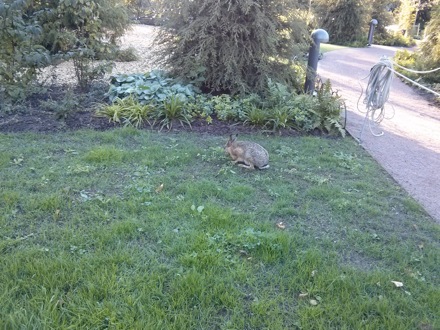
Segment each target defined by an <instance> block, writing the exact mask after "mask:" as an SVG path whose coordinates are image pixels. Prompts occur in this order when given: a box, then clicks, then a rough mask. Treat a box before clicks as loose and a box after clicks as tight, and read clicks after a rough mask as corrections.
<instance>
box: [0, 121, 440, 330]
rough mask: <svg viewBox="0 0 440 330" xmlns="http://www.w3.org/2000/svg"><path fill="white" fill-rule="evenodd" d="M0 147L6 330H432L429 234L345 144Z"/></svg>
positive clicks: (127, 138)
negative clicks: (227, 150)
mask: <svg viewBox="0 0 440 330" xmlns="http://www.w3.org/2000/svg"><path fill="white" fill-rule="evenodd" d="M241 138H243V139H250V140H253V141H256V142H259V143H261V144H262V145H263V146H264V147H265V148H266V149H267V150H268V151H269V153H270V157H271V158H270V165H271V167H270V169H269V170H265V171H248V170H245V169H242V168H239V167H237V166H233V165H232V164H231V163H230V160H229V159H228V158H227V156H226V155H225V154H224V152H223V150H222V146H223V145H224V143H225V142H226V139H227V137H226V136H215V135H202V134H194V133H185V132H181V133H178V134H173V133H157V132H152V131H143V130H137V129H134V128H131V127H127V128H119V129H115V130H109V131H105V132H96V131H89V130H80V131H75V132H72V131H71V132H64V133H53V134H50V135H43V134H35V133H26V134H1V135H0V209H1V210H2V212H1V214H0V268H1V272H0V299H1V301H2V303H1V304H0V324H1V325H2V327H3V328H5V329H16V328H23V329H30V328H33V329H50V328H56V329H67V328H75V329H82V328H90V329H98V328H102V329H104V328H111V329H437V328H440V319H439V316H438V315H439V307H438V297H439V295H440V287H439V284H440V283H439V282H440V281H439V274H438V265H439V263H440V260H439V256H440V253H439V252H440V243H439V242H440V230H439V227H438V225H435V224H434V223H433V221H432V219H431V218H429V216H428V215H427V214H426V213H425V212H424V211H423V210H422V209H421V207H420V206H419V205H418V204H417V203H416V202H415V201H414V200H413V199H412V198H410V197H409V196H408V195H407V194H406V193H405V192H404V191H403V190H402V189H401V188H400V187H399V186H398V185H396V183H395V182H394V181H393V180H392V179H391V178H390V177H389V176H388V175H387V174H386V173H385V172H384V171H383V170H382V169H381V168H380V167H379V165H378V164H376V163H375V162H374V161H373V160H372V159H371V158H370V157H369V156H367V155H366V154H365V152H364V151H363V150H362V149H360V148H359V146H358V145H357V144H356V143H355V142H354V141H352V140H351V139H325V138H320V137H284V136H283V137H279V136H270V137H267V136H265V135H261V134H255V135H252V136H243V137H241Z"/></svg>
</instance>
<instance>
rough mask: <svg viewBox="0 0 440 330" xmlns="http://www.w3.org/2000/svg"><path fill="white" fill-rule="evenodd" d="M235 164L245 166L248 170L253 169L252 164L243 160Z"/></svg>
mask: <svg viewBox="0 0 440 330" xmlns="http://www.w3.org/2000/svg"><path fill="white" fill-rule="evenodd" d="M237 164H238V166H240V167H243V168H247V169H250V170H255V166H254V164H246V163H245V162H240V163H237Z"/></svg>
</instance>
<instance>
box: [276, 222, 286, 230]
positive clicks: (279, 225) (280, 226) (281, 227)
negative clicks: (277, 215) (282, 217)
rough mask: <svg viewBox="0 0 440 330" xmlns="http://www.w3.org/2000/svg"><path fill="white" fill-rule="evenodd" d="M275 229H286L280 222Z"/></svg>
mask: <svg viewBox="0 0 440 330" xmlns="http://www.w3.org/2000/svg"><path fill="white" fill-rule="evenodd" d="M277 227H278V228H280V229H286V225H285V224H284V223H283V222H282V221H281V222H278V223H277Z"/></svg>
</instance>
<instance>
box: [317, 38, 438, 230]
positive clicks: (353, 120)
mask: <svg viewBox="0 0 440 330" xmlns="http://www.w3.org/2000/svg"><path fill="white" fill-rule="evenodd" d="M397 49H398V48H395V47H385V46H375V45H373V46H372V47H369V48H347V49H342V50H336V51H332V52H328V53H325V55H324V58H323V60H321V61H320V62H319V64H318V73H319V75H320V76H321V78H323V80H326V79H330V80H331V82H332V86H333V88H334V89H337V90H339V94H340V95H342V97H343V98H344V99H345V101H346V104H347V107H348V115H347V129H348V131H349V132H350V134H351V135H352V136H353V137H355V138H360V137H361V141H360V143H361V145H362V146H363V147H364V148H365V150H367V152H369V153H370V154H371V156H372V157H373V158H374V159H376V161H377V162H378V163H379V164H380V165H381V166H382V167H383V168H384V169H385V170H386V171H387V172H388V173H389V174H390V175H391V176H392V177H393V178H394V179H395V180H396V181H397V182H398V183H399V184H400V185H401V186H402V187H403V188H404V189H406V190H407V191H408V193H409V194H411V195H412V196H413V197H414V198H415V199H416V200H417V201H419V202H420V203H421V205H422V206H423V207H424V208H425V210H426V211H427V212H428V213H429V214H430V215H431V216H432V217H433V218H434V220H435V221H437V222H438V223H440V109H439V108H438V107H436V106H434V105H432V104H430V103H429V102H428V101H427V100H426V99H425V98H423V97H422V96H420V95H418V94H417V93H416V92H415V91H414V90H413V89H412V88H410V87H409V86H407V85H405V84H404V83H403V82H401V81H400V80H399V79H397V78H395V79H394V80H393V83H392V86H391V92H390V98H389V100H388V103H387V105H386V107H385V109H386V116H387V117H392V118H390V119H384V120H383V121H382V123H381V124H380V126H379V127H374V128H373V132H374V133H381V132H383V135H382V136H375V135H373V134H372V133H371V132H370V130H369V127H368V126H366V127H365V129H364V131H363V133H362V136H361V130H362V127H363V124H364V118H365V114H364V113H362V112H360V111H359V110H358V109H357V102H358V99H359V97H360V95H361V85H362V88H363V89H364V90H365V88H366V86H367V82H368V79H365V80H362V81H361V79H362V78H364V77H366V76H367V75H368V74H369V71H370V69H371V68H372V67H373V66H374V64H376V63H377V62H379V60H380V58H381V57H382V56H387V57H389V58H391V57H392V56H393V55H394V53H395V52H396V50H397ZM359 108H360V110H362V111H364V110H365V106H364V105H363V103H362V100H361V102H360V105H359ZM393 115H394V116H393ZM378 198H380V196H378Z"/></svg>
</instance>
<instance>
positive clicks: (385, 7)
mask: <svg viewBox="0 0 440 330" xmlns="http://www.w3.org/2000/svg"><path fill="white" fill-rule="evenodd" d="M369 17H370V19H373V18H374V19H377V21H378V24H377V26H376V28H375V31H374V37H375V38H386V37H387V35H388V32H387V30H386V29H385V28H386V27H387V26H388V25H392V24H393V23H394V18H393V14H392V12H391V4H390V1H389V0H373V1H372V3H371V12H370V14H369Z"/></svg>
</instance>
